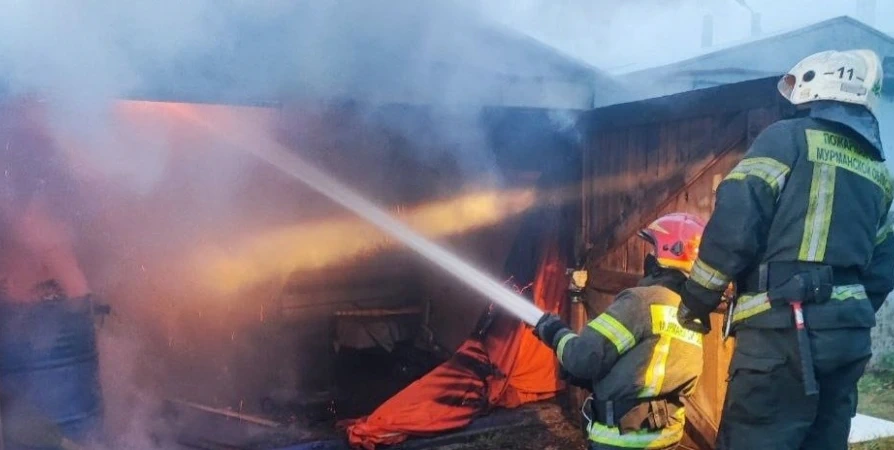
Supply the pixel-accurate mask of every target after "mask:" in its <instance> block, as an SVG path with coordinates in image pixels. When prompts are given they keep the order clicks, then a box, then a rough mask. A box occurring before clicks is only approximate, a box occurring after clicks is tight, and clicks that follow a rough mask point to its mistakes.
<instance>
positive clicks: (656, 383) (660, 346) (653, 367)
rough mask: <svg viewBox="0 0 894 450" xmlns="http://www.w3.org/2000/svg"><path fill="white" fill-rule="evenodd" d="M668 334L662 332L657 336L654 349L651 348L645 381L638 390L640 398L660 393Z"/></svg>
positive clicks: (668, 341)
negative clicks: (650, 358)
mask: <svg viewBox="0 0 894 450" xmlns="http://www.w3.org/2000/svg"><path fill="white" fill-rule="evenodd" d="M671 339H672V338H671V337H670V335H667V334H663V335H661V337H660V338H658V343H657V344H655V349H654V350H652V360H651V361H649V367H646V375H645V383H644V386H643V390H642V391H640V393H639V396H640V398H646V397H655V396H657V395H658V394H660V393H661V388H662V387H663V386H664V374H665V372H666V371H667V355H668V354H670V347H671Z"/></svg>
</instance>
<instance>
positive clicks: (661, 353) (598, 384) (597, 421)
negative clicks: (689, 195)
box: [534, 214, 704, 450]
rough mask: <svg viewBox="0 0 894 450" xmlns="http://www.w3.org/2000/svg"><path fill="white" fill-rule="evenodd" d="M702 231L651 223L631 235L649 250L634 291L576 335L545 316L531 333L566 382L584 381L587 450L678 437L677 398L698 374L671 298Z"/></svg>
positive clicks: (690, 335)
mask: <svg viewBox="0 0 894 450" xmlns="http://www.w3.org/2000/svg"><path fill="white" fill-rule="evenodd" d="M703 229H704V222H703V221H702V220H700V219H699V218H698V217H695V216H692V215H689V214H669V215H666V216H663V217H661V218H659V219H658V220H656V221H655V222H653V223H652V224H651V225H649V227H648V228H646V229H644V230H642V231H640V233H639V236H640V237H641V238H643V239H645V240H646V241H647V242H649V243H650V244H651V246H652V251H651V253H650V255H648V256H647V258H646V263H645V270H644V272H645V277H644V278H643V279H642V280H641V281H640V282H639V284H638V286H637V287H634V288H631V289H627V290H625V291H623V292H621V293H620V294H618V296H617V297H616V298H615V301H614V302H613V303H612V305H611V306H609V307H608V309H607V310H606V311H605V312H604V313H602V314H600V315H599V316H598V317H596V319H594V320H592V321H591V322H590V323H588V324H587V325H586V326H585V327H584V329H583V331H582V332H581V333H580V335H578V334H575V333H574V332H572V330H571V329H569V328H568V326H566V325H565V324H564V323H562V321H561V319H559V318H558V317H557V316H555V315H552V314H548V315H545V316H544V317H543V318H542V319H541V320H540V322H539V323H538V324H537V326H536V327H535V330H534V333H535V334H536V335H537V336H538V337H539V338H540V339H541V340H542V341H544V342H545V343H546V344H547V345H549V346H550V347H551V348H553V349H555V351H556V354H557V356H558V359H559V363H560V364H561V366H562V370H563V371H564V372H566V373H567V374H568V375H569V378H571V379H572V380H575V381H576V383H574V384H578V383H580V382H581V381H585V382H586V384H587V385H588V386H587V388H588V389H589V390H591V391H592V392H593V395H592V396H591V397H590V398H589V399H588V402H587V404H586V405H585V409H584V413H585V415H586V417H587V419H588V420H589V421H590V425H589V426H588V428H587V432H588V436H589V441H590V449H598V450H603V449H621V448H624V449H665V448H673V447H675V446H676V445H677V443H679V441H680V440H681V439H682V437H683V425H684V420H685V417H684V415H685V411H684V407H683V403H682V399H683V398H684V397H687V396H689V395H690V394H691V393H692V391H693V390H694V388H695V385H696V382H697V380H698V377H699V375H700V374H701V371H702V336H701V335H700V334H699V333H695V332H693V331H690V330H687V329H685V328H683V327H682V326H680V324H679V323H677V319H676V317H677V306H678V305H679V303H680V296H679V294H678V292H679V291H680V289H681V288H682V286H683V282H684V281H685V280H686V274H687V273H688V271H689V269H690V268H691V267H692V264H693V262H694V261H695V257H696V253H697V252H698V244H699V239H700V237H701V234H702V230H703Z"/></svg>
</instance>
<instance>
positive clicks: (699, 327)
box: [677, 302, 711, 334]
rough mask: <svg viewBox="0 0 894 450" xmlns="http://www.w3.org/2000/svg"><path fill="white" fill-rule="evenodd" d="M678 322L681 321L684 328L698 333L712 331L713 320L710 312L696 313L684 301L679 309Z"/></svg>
mask: <svg viewBox="0 0 894 450" xmlns="http://www.w3.org/2000/svg"><path fill="white" fill-rule="evenodd" d="M677 322H680V325H681V326H682V327H683V328H686V329H687V330H692V331H695V332H696V333H701V334H708V333H710V332H711V320H710V318H709V317H708V314H699V313H696V312H695V311H693V310H691V309H689V308H688V307H686V305H685V304H684V303H682V302H681V303H680V308H679V309H677Z"/></svg>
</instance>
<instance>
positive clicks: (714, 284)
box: [690, 259, 730, 291]
mask: <svg viewBox="0 0 894 450" xmlns="http://www.w3.org/2000/svg"><path fill="white" fill-rule="evenodd" d="M690 277H691V278H692V281H694V282H696V283H698V284H699V285H701V286H703V287H705V288H706V289H710V290H712V291H720V290H723V289H725V288H726V286H727V285H729V282H730V278H729V277H728V276H726V274H724V273H723V272H721V271H719V270H717V269H715V268H713V267H711V266H709V265H708V264H707V263H706V262H704V261H702V260H701V259H697V260H695V264H693V265H692V273H691V274H690Z"/></svg>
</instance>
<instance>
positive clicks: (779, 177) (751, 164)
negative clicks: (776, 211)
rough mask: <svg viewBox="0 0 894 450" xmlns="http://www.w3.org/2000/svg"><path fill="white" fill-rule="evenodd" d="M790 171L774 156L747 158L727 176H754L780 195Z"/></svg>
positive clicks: (733, 178) (776, 194) (731, 178)
mask: <svg viewBox="0 0 894 450" xmlns="http://www.w3.org/2000/svg"><path fill="white" fill-rule="evenodd" d="M790 171H791V169H790V168H789V167H788V166H786V165H785V164H783V163H781V162H779V161H777V160H775V159H773V158H767V157H758V158H747V159H743V160H742V161H741V162H739V164H738V165H736V167H734V168H733V170H732V171H730V173H729V175H727V176H726V179H727V180H744V179H745V177H748V176H752V177H755V178H758V179H760V180H762V181H763V182H764V183H766V184H767V186H769V187H770V190H772V191H773V195H774V196H779V192H781V191H782V189H783V188H784V187H785V180H786V177H788V174H789V172H790Z"/></svg>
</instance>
